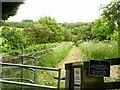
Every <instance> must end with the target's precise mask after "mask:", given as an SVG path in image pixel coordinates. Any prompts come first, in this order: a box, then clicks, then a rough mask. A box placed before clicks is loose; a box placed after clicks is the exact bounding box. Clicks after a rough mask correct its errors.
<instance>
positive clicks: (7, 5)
mask: <svg viewBox="0 0 120 90" xmlns="http://www.w3.org/2000/svg"><path fill="white" fill-rule="evenodd" d="M21 4H23V2H2V20H7V19H8V18H9V17H10V16H14V15H15V14H16V12H17V10H18V8H19V6H20V5H21Z"/></svg>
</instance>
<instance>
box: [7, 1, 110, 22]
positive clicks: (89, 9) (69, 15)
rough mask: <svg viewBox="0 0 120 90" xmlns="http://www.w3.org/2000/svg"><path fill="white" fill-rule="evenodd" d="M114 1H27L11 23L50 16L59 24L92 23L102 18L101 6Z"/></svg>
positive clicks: (11, 18) (11, 19)
mask: <svg viewBox="0 0 120 90" xmlns="http://www.w3.org/2000/svg"><path fill="white" fill-rule="evenodd" d="M110 1H112V0H26V1H25V4H23V5H21V6H20V8H19V10H18V12H17V14H16V15H15V16H13V17H10V18H9V21H22V20H24V19H31V20H35V21H36V20H38V18H40V17H42V16H50V17H53V18H55V19H56V21H57V22H91V21H94V20H95V19H96V18H98V17H99V16H100V13H101V11H100V10H99V8H100V5H101V4H102V5H104V4H108V3H110Z"/></svg>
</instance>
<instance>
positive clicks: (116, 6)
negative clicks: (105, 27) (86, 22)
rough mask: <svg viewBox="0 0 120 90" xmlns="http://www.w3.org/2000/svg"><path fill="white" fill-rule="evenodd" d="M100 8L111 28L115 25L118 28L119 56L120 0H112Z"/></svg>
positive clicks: (119, 55)
mask: <svg viewBox="0 0 120 90" xmlns="http://www.w3.org/2000/svg"><path fill="white" fill-rule="evenodd" d="M102 9H103V13H102V17H103V18H104V19H105V20H106V19H107V20H108V21H109V22H108V23H109V26H110V27H111V28H112V30H115V29H114V28H115V26H116V27H117V28H118V48H119V49H118V57H120V0H114V1H112V2H110V3H109V4H108V5H106V6H105V7H102Z"/></svg>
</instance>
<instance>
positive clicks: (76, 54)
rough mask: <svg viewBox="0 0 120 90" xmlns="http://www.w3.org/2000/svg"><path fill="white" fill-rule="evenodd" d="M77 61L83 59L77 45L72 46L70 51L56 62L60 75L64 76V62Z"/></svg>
mask: <svg viewBox="0 0 120 90" xmlns="http://www.w3.org/2000/svg"><path fill="white" fill-rule="evenodd" d="M77 61H83V59H82V55H81V52H80V49H79V48H78V47H77V46H73V47H72V49H71V51H70V54H69V55H68V56H67V57H66V58H65V59H64V60H62V61H61V62H60V63H59V64H58V67H59V68H61V75H62V76H65V64H66V63H71V62H77Z"/></svg>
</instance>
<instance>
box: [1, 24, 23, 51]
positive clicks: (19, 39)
mask: <svg viewBox="0 0 120 90" xmlns="http://www.w3.org/2000/svg"><path fill="white" fill-rule="evenodd" d="M1 36H2V39H3V42H2V43H3V46H4V45H5V44H8V45H9V47H10V49H12V50H18V49H22V46H24V45H25V39H24V37H23V32H22V31H21V30H18V29H16V28H11V29H10V28H9V27H7V26H5V27H3V28H2V33H1Z"/></svg>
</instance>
